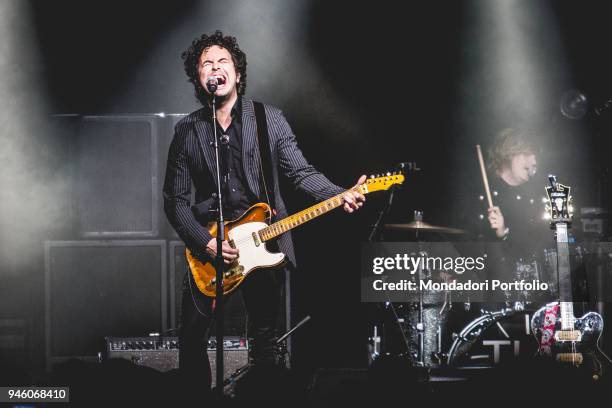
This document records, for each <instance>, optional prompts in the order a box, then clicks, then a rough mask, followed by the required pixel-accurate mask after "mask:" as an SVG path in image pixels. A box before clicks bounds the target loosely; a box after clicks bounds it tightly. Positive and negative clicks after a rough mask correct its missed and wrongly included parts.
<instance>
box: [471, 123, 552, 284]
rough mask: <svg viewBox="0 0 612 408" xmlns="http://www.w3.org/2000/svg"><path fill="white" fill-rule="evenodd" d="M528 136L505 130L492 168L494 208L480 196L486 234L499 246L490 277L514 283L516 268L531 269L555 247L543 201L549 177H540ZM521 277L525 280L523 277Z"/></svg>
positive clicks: (493, 148) (492, 156)
mask: <svg viewBox="0 0 612 408" xmlns="http://www.w3.org/2000/svg"><path fill="white" fill-rule="evenodd" d="M533 141H534V138H533V137H532V135H530V134H529V133H527V132H522V131H517V130H515V129H504V130H502V131H501V132H499V134H498V135H497V136H496V138H495V140H494V142H493V144H492V145H491V147H490V149H489V160H488V168H489V171H488V173H489V175H491V180H490V183H491V184H490V188H491V198H492V201H493V206H492V207H489V205H488V203H487V200H486V199H485V192H484V191H483V193H482V194H481V195H480V196H479V201H480V206H479V208H480V209H481V211H480V213H479V215H478V220H479V223H480V236H481V238H482V239H483V240H485V241H488V242H498V243H501V245H493V246H491V248H496V249H498V250H493V251H492V253H489V256H491V255H492V257H491V258H490V259H489V265H492V264H494V265H497V267H495V268H492V269H491V270H490V271H489V276H488V277H489V278H490V279H498V278H499V279H502V280H512V279H513V278H514V277H515V276H513V275H515V274H516V268H517V267H520V265H521V264H525V265H527V266H528V265H530V264H532V263H533V261H534V260H535V259H537V258H538V257H539V256H540V254H541V253H542V251H543V249H544V248H546V247H548V246H550V242H551V239H552V238H551V232H550V228H549V225H548V223H547V221H545V220H544V218H543V215H544V204H543V202H542V198H543V195H544V194H543V193H544V187H543V186H545V184H546V179H545V178H544V177H537V165H538V161H537V154H536V153H537V149H536V148H535V146H534V143H533ZM519 278H520V277H519Z"/></svg>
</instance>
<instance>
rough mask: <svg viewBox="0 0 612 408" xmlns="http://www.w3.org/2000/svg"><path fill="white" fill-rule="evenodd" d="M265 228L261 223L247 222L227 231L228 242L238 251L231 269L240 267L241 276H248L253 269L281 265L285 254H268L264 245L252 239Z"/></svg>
mask: <svg viewBox="0 0 612 408" xmlns="http://www.w3.org/2000/svg"><path fill="white" fill-rule="evenodd" d="M267 226H268V225H267V224H265V223H263V222H247V223H244V224H241V225H237V226H235V227H234V228H232V229H231V230H230V231H229V233H228V234H227V235H228V241H229V242H230V243H233V244H234V247H235V248H236V249H238V259H237V261H236V262H235V263H234V264H232V266H231V269H234V268H236V267H238V268H240V267H241V268H240V269H241V270H242V274H243V275H248V274H249V273H250V272H251V271H253V270H255V269H258V268H269V267H271V266H276V265H280V264H281V263H283V261H284V260H285V254H283V253H282V252H278V253H272V252H269V251H268V249H267V248H266V245H265V243H263V242H260V241H259V240H256V239H255V238H254V236H256V235H257V232H258V231H259V230H261V229H263V228H265V227H267Z"/></svg>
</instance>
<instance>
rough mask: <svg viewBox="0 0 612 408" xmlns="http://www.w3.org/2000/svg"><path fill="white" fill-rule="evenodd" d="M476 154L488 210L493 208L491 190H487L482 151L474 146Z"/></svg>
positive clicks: (487, 182)
mask: <svg viewBox="0 0 612 408" xmlns="http://www.w3.org/2000/svg"><path fill="white" fill-rule="evenodd" d="M476 153H477V154H478V163H480V172H481V173H482V182H483V183H484V186H485V192H486V193H487V202H488V203H489V208H492V207H493V200H492V199H491V189H490V188H489V179H488V178H487V170H486V169H485V165H484V160H483V158H482V151H481V150H480V145H476Z"/></svg>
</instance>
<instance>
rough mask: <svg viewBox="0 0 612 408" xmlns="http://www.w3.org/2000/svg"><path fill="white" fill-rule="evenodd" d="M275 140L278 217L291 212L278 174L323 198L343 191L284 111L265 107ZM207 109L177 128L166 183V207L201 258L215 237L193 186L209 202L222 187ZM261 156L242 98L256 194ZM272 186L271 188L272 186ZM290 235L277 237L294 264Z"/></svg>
mask: <svg viewBox="0 0 612 408" xmlns="http://www.w3.org/2000/svg"><path fill="white" fill-rule="evenodd" d="M264 107H265V112H266V122H267V124H268V133H269V136H270V137H269V139H270V151H271V160H272V166H271V167H272V177H273V183H274V185H273V187H272V188H273V189H274V190H273V191H274V201H275V202H274V205H273V206H274V208H275V209H276V211H277V215H276V218H278V219H280V218H283V217H286V216H287V210H286V208H285V203H284V201H283V198H282V197H281V194H280V189H279V174H282V175H283V176H285V177H287V178H288V179H289V181H290V182H291V183H292V184H293V186H294V187H295V188H296V189H299V190H302V191H304V192H306V193H308V194H309V195H311V196H312V197H313V198H314V199H316V200H318V201H322V200H325V199H328V198H330V197H332V196H334V195H336V194H339V193H341V192H342V191H344V189H343V188H341V187H338V186H337V185H335V184H333V183H332V182H331V181H329V180H328V179H327V178H326V177H325V176H324V175H323V174H321V173H320V172H318V171H317V170H316V169H315V168H314V167H313V166H312V165H310V164H309V163H308V162H307V161H306V159H305V158H304V156H303V154H302V152H301V151H300V149H299V148H298V145H297V141H296V138H295V135H294V134H293V132H292V130H291V127H290V126H289V124H288V123H287V120H286V119H285V117H284V116H283V113H282V112H281V111H280V109H278V108H275V107H273V106H270V105H264ZM204 112H205V109H204V108H202V109H200V110H197V111H195V112H193V113H191V114H190V115H188V116H186V117H185V118H183V119H182V120H181V121H180V122H178V123H177V125H176V126H175V129H174V137H173V139H172V143H171V145H170V150H169V152H168V164H167V167H166V178H165V181H164V191H163V193H164V211H165V212H166V216H167V217H168V220H169V222H170V224H171V225H172V227H173V228H174V229H175V230H176V232H177V233H178V235H179V236H180V237H181V239H182V240H183V241H184V242H185V245H186V246H187V247H188V248H190V249H191V250H192V251H193V252H194V253H196V254H198V255H199V256H206V255H204V254H205V252H204V247H205V246H206V244H207V243H208V242H209V241H210V240H211V239H212V236H211V235H210V234H209V232H208V230H207V229H206V228H205V227H203V226H202V225H200V223H199V222H198V221H197V219H196V217H195V215H194V213H193V211H192V208H191V204H192V203H191V189H192V185H193V187H194V188H195V200H196V203H201V202H204V201H206V200H208V202H212V199H211V196H212V194H213V193H214V192H215V191H216V190H217V188H216V179H215V177H214V174H215V151H214V145H213V144H212V142H213V140H214V139H213V129H212V126H211V124H210V122H209V121H207V120H205V118H203V116H202V115H203V114H204ZM260 162H261V156H260V154H259V144H258V142H257V130H256V123H255V112H254V109H253V101H251V100H248V99H245V98H242V165H243V169H244V174H245V177H246V181H247V184H248V186H247V187H248V188H249V189H250V190H251V192H253V193H254V194H255V196H257V197H262V196H263V195H264V194H261V193H262V192H261V191H260V186H261V177H262V175H261V171H260ZM268 188H270V187H268ZM290 234H291V233H290V232H287V233H285V234H283V235H281V236H280V237H279V238H278V246H279V249H280V250H281V251H282V252H284V253H285V255H287V257H288V258H289V261H290V262H291V263H292V264H293V265H294V266H295V265H296V261H295V252H294V249H293V242H292V239H291V235H290Z"/></svg>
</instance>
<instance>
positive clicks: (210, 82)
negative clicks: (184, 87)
mask: <svg viewBox="0 0 612 408" xmlns="http://www.w3.org/2000/svg"><path fill="white" fill-rule="evenodd" d="M218 86H219V80H218V79H217V77H216V76H210V77H208V79H207V80H206V89H208V92H210V93H215V92H216V91H217V87H218Z"/></svg>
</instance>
